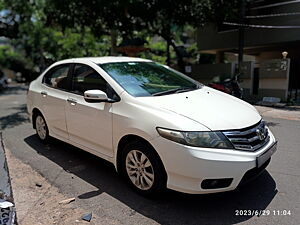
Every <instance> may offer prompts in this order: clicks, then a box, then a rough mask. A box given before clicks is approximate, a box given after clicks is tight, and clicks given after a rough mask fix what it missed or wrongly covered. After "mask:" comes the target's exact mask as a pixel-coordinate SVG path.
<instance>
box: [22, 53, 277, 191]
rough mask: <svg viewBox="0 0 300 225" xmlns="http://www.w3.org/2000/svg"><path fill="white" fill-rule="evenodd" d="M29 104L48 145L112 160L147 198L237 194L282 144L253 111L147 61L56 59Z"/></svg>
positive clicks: (35, 87) (33, 88)
mask: <svg viewBox="0 0 300 225" xmlns="http://www.w3.org/2000/svg"><path fill="white" fill-rule="evenodd" d="M27 107H28V112H29V114H30V118H31V120H32V123H33V128H34V129H36V132H37V137H38V138H39V139H40V140H41V141H42V142H46V141H49V138H50V136H52V137H55V138H58V139H60V140H63V141H65V142H67V143H70V144H72V145H74V146H77V147H79V148H81V149H83V150H85V151H88V152H90V153H92V154H95V155H97V156H99V157H101V158H104V159H106V160H108V161H109V162H111V163H113V164H114V165H115V168H116V169H117V171H118V172H119V173H120V174H121V175H122V176H123V177H124V178H125V179H126V181H127V182H128V184H129V185H130V186H131V187H132V188H133V189H134V190H136V191H137V192H139V193H141V194H143V195H152V194H155V193H157V192H160V191H162V190H164V189H165V188H170V189H173V190H177V191H180V192H185V193H194V194H197V193H200V194H203V193H213V192H223V191H230V190H234V189H236V188H237V187H238V186H239V185H241V184H245V183H246V182H247V181H249V180H250V179H253V178H254V177H255V176H257V175H258V174H260V173H261V172H262V171H263V170H264V169H265V168H266V166H267V165H268V163H269V162H270V158H271V155H272V154H273V153H274V152H275V151H276V146H277V142H276V140H275V138H274V136H273V134H272V132H271V131H270V130H269V128H268V127H267V126H266V124H265V122H264V121H263V120H262V118H261V116H260V115H259V114H258V112H257V111H256V109H255V108H254V107H253V106H251V105H249V104H248V103H246V102H244V101H242V100H240V99H238V98H235V97H233V96H231V95H227V94H225V93H222V92H220V91H217V90H214V89H212V88H209V87H206V86H204V85H202V84H200V83H198V82H196V81H194V80H193V79H191V78H189V77H187V76H185V75H183V74H181V73H179V72H177V71H175V70H173V69H171V68H169V67H167V66H164V65H161V64H158V63H155V62H153V61H150V60H146V59H139V58H130V57H99V58H77V59H68V60H63V61H60V62H57V63H55V64H53V65H52V66H50V67H49V68H48V69H47V70H46V71H45V72H44V73H42V74H41V75H40V76H39V77H38V78H37V79H36V80H34V81H33V82H32V83H31V84H30V86H29V91H28V96H27Z"/></svg>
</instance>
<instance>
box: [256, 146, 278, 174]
mask: <svg viewBox="0 0 300 225" xmlns="http://www.w3.org/2000/svg"><path fill="white" fill-rule="evenodd" d="M276 150H277V141H276V142H275V143H274V144H273V145H272V146H271V147H270V148H269V149H268V150H267V151H265V152H264V153H263V154H262V155H260V156H258V157H257V158H256V166H257V167H258V168H259V167H261V166H262V165H263V164H264V163H265V162H266V161H267V160H268V159H269V158H270V157H271V155H273V154H274V152H276Z"/></svg>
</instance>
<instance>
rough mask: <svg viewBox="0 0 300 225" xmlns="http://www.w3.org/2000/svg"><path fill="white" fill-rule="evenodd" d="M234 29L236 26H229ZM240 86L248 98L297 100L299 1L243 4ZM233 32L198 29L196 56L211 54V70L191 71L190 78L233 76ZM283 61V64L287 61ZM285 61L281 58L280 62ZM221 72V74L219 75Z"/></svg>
mask: <svg viewBox="0 0 300 225" xmlns="http://www.w3.org/2000/svg"><path fill="white" fill-rule="evenodd" d="M228 22H233V23H238V21H228ZM245 24H248V25H249V24H250V25H254V26H253V27H247V28H245V32H244V54H245V56H244V61H245V62H244V64H243V76H242V83H241V85H242V86H243V88H244V90H245V93H244V94H245V95H246V96H248V98H253V99H257V100H259V99H261V98H262V97H264V96H269V97H279V98H281V100H282V101H287V100H289V99H297V98H298V99H299V98H300V1H289V0H286V1H282V0H281V1H275V0H272V1H269V0H256V1H250V3H249V4H247V8H246V16H245ZM238 43H239V34H238V26H226V27H225V28H224V27H223V26H222V27H221V28H220V27H218V26H216V25H215V24H207V25H206V26H204V27H202V28H199V29H198V34H197V44H198V49H199V52H200V53H208V54H215V56H216V64H213V65H201V64H200V65H195V66H194V68H193V76H196V78H197V79H198V80H202V81H204V82H207V81H208V80H209V79H210V78H212V77H213V76H215V75H218V74H222V73H223V74H224V73H227V74H228V73H229V74H231V75H232V74H234V73H235V68H236V64H237V53H238ZM283 52H287V53H288V54H287V57H286V59H283V58H284V56H285V55H286V53H283ZM283 55H284V56H283ZM224 71H225V72H224ZM201 74H202V75H203V76H202V77H201Z"/></svg>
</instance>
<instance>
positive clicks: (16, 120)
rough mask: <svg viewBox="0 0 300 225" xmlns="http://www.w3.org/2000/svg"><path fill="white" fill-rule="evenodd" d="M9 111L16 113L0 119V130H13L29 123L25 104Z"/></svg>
mask: <svg viewBox="0 0 300 225" xmlns="http://www.w3.org/2000/svg"><path fill="white" fill-rule="evenodd" d="M9 110H14V111H16V112H15V113H12V114H9V115H7V116H2V117H0V130H5V129H7V128H13V127H15V126H18V125H20V124H23V123H26V122H28V121H29V118H28V114H27V106H26V104H22V105H18V106H15V107H12V108H10V109H9Z"/></svg>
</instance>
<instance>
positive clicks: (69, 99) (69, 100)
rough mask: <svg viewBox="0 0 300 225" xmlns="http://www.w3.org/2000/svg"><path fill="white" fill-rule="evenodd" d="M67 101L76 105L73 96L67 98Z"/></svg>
mask: <svg viewBox="0 0 300 225" xmlns="http://www.w3.org/2000/svg"><path fill="white" fill-rule="evenodd" d="M67 101H68V102H69V103H70V104H71V105H76V104H77V101H76V100H75V99H73V98H68V99H67Z"/></svg>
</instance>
